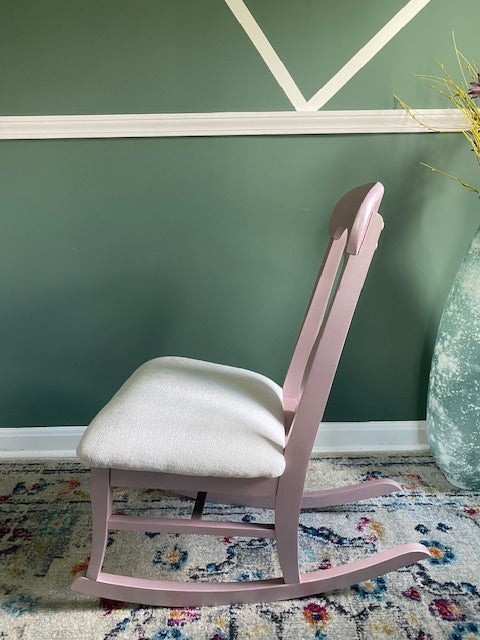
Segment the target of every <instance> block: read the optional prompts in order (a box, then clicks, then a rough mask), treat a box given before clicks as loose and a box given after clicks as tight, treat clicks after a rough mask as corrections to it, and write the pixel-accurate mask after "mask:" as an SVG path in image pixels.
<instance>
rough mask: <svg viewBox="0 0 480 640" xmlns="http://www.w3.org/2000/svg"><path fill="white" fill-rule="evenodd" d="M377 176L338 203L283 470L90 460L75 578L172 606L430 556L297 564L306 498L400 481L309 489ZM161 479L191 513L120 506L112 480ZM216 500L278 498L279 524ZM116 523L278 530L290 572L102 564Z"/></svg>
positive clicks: (316, 583)
mask: <svg viewBox="0 0 480 640" xmlns="http://www.w3.org/2000/svg"><path fill="white" fill-rule="evenodd" d="M382 196H383V186H382V185H381V184H379V183H376V184H368V185H362V186H361V187H357V188H356V189H353V190H352V191H350V192H349V193H347V194H346V195H345V196H344V197H343V198H342V199H341V200H340V201H339V202H338V204H337V205H336V207H335V209H334V211H333V213H332V216H331V220H330V225H329V234H330V244H329V248H328V250H327V254H326V257H325V259H324V261H323V264H322V268H321V270H320V273H319V276H318V278H317V282H316V286H315V289H314V291H313V294H312V297H311V300H310V303H309V305H308V309H307V313H306V316H305V320H304V322H303V326H302V329H301V331H300V335H299V338H298V340H297V345H296V348H295V351H294V354H293V357H292V361H291V364H290V367H289V370H288V372H287V376H286V379H285V383H284V387H283V401H284V412H285V425H286V430H287V443H286V447H285V452H284V454H285V461H286V468H285V472H284V473H283V475H282V476H281V477H279V478H256V479H255V478H254V479H250V478H249V479H245V478H212V477H203V476H195V477H193V476H178V475H174V474H166V473H154V472H141V471H131V470H122V469H92V471H91V495H92V510H93V523H92V527H93V540H92V554H91V560H90V564H89V568H88V571H87V573H86V575H85V576H80V577H78V578H77V579H76V580H75V581H74V583H73V588H74V589H76V590H77V591H80V592H82V593H86V594H90V595H95V596H103V597H107V598H112V599H120V600H124V601H132V602H139V603H144V604H147V605H165V606H200V605H215V604H216V605H220V604H229V603H246V602H264V601H271V600H281V599H287V598H293V597H302V596H307V595H313V594H315V593H320V592H322V591H330V590H333V589H338V588H341V587H344V586H347V585H349V584H352V583H354V582H359V581H362V580H366V579H368V578H373V577H375V576H378V575H381V574H382V573H387V572H388V571H392V570H395V569H398V568H400V567H402V566H406V565H407V564H411V563H413V562H417V561H418V560H422V559H424V558H427V557H429V551H428V550H427V549H426V547H424V546H423V545H419V544H414V543H413V544H406V545H401V546H399V547H396V548H394V549H390V550H388V551H383V552H380V553H376V554H374V555H372V556H369V557H367V558H364V559H362V560H357V561H355V562H352V563H347V564H345V565H341V566H339V567H334V568H332V569H328V570H325V571H314V572H310V573H303V574H301V573H300V572H299V569H298V519H299V514H300V510H301V509H302V508H322V507H327V506H333V505H339V504H344V503H346V502H350V501H354V500H362V499H366V498H371V497H376V496H380V495H384V494H386V493H389V492H391V491H396V490H397V491H398V490H401V486H400V485H399V484H398V483H396V482H394V481H393V480H389V479H380V480H373V481H370V482H363V483H360V484H357V485H352V486H350V487H340V488H338V489H324V490H320V491H310V492H304V490H303V486H304V482H305V476H306V471H307V465H308V462H309V459H310V455H311V450H312V446H313V442H314V439H315V435H316V432H317V428H318V426H319V424H320V422H321V420H322V418H323V413H324V410H325V406H326V403H327V400H328V396H329V394H330V389H331V386H332V383H333V379H334V376H335V372H336V369H337V365H338V362H339V359H340V355H341V352H342V349H343V345H344V342H345V339H346V336H347V333H348V329H349V326H350V323H351V319H352V316H353V312H354V310H355V306H356V304H357V300H358V297H359V295H360V292H361V289H362V287H363V283H364V281H365V278H366V275H367V272H368V269H369V266H370V263H371V260H372V257H373V254H374V252H375V249H376V247H377V243H378V238H379V236H380V233H381V231H382V228H383V220H382V218H381V216H380V215H379V214H378V207H379V205H380V202H381V200H382ZM115 486H134V487H151V488H155V487H161V488H167V489H173V490H176V491H179V492H181V493H182V494H184V495H185V494H186V495H188V494H191V495H196V496H197V500H196V502H195V506H194V508H193V512H192V517H191V518H190V519H188V518H187V519H168V518H167V519H149V518H134V517H128V516H121V515H117V514H113V515H112V487H115ZM207 495H208V499H209V500H210V501H212V500H214V501H218V502H230V503H238V504H244V505H251V506H261V507H268V508H272V507H273V508H274V513H275V522H274V524H266V525H263V524H262V525H259V524H254V523H253V524H250V523H243V522H242V523H239V522H213V521H210V520H202V512H203V506H204V503H205V499H206V497H207ZM109 529H124V530H146V531H158V532H172V531H174V532H183V533H196V534H198V533H205V534H216V535H237V536H255V537H264V538H265V537H275V538H276V543H277V551H278V555H279V560H280V565H281V569H282V573H283V579H282V578H278V579H273V580H259V581H252V582H249V583H228V582H227V583H216V584H211V583H199V582H195V583H183V582H180V583H178V582H177V583H175V582H161V581H154V580H145V579H142V578H130V577H127V576H120V575H115V574H109V573H104V572H102V564H103V558H104V554H105V548H106V541H107V533H108V530H109Z"/></svg>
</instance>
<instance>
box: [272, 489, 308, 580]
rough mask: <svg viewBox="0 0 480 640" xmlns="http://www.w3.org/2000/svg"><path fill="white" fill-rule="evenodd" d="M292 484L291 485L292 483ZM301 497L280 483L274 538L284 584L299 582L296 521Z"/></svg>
mask: <svg viewBox="0 0 480 640" xmlns="http://www.w3.org/2000/svg"><path fill="white" fill-rule="evenodd" d="M292 484H293V483H292ZM301 500H302V495H301V492H300V490H297V491H295V488H294V487H293V486H291V487H290V490H288V489H286V487H285V484H284V483H282V481H280V485H279V488H278V491H277V496H276V499H275V538H276V541H277V553H278V559H279V560H280V567H281V569H282V573H283V579H284V581H285V583H286V584H296V583H298V582H300V572H299V567H298V521H299V518H300V505H301Z"/></svg>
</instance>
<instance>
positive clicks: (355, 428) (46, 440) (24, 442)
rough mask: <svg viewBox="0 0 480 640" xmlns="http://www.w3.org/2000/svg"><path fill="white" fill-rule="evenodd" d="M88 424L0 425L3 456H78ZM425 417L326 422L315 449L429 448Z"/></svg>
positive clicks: (394, 450)
mask: <svg viewBox="0 0 480 640" xmlns="http://www.w3.org/2000/svg"><path fill="white" fill-rule="evenodd" d="M84 430H85V427H22V428H3V429H0V459H17V458H22V459H25V458H75V457H76V456H75V448H76V446H77V443H78V441H79V440H80V437H81V435H82V433H83V431H84ZM427 449H428V447H427V435H426V427H425V421H424V420H418V421H391V422H326V423H323V424H322V425H321V427H320V429H319V430H318V435H317V438H316V440H315V445H314V448H313V452H314V453H329V454H342V453H403V452H405V453H414V452H421V451H426V450H427Z"/></svg>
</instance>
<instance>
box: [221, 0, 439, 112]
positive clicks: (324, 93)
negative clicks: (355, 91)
mask: <svg viewBox="0 0 480 640" xmlns="http://www.w3.org/2000/svg"><path fill="white" fill-rule="evenodd" d="M225 2H226V4H227V5H228V7H229V8H230V10H231V12H232V13H233V15H234V16H235V18H236V19H237V20H238V22H239V23H240V24H241V26H242V27H243V29H244V31H245V33H246V34H247V36H248V37H249V38H250V40H251V41H252V43H253V45H254V46H255V48H256V49H257V51H258V53H259V54H260V55H261V57H262V59H263V60H264V62H265V64H266V65H267V67H268V68H269V69H270V72H271V73H272V75H273V77H274V78H275V79H276V81H277V82H278V84H279V85H280V87H281V88H282V89H283V91H284V92H285V95H286V96H287V98H288V99H289V100H290V102H291V103H292V105H293V107H294V108H295V109H296V111H318V109H320V108H321V107H323V106H324V105H325V104H326V103H327V102H328V101H329V100H331V98H333V96H334V95H335V94H336V93H338V91H340V89H341V88H342V87H343V86H344V85H345V84H346V83H347V82H348V81H349V80H351V79H352V78H353V76H354V75H355V74H356V73H358V71H360V69H361V68H362V67H364V66H365V65H366V64H367V63H368V62H370V60H371V59H372V58H373V57H374V56H375V55H376V54H377V53H378V52H379V51H381V50H382V49H383V47H384V46H385V45H386V44H387V43H388V42H390V40H391V39H392V38H393V37H395V36H396V35H397V33H398V32H399V31H400V30H401V29H403V27H405V26H406V25H407V24H408V23H409V22H410V21H411V20H413V18H414V17H415V16H416V15H417V13H419V12H420V11H421V10H422V9H423V8H424V7H425V6H426V5H427V4H428V3H429V2H430V0H410V1H409V2H408V3H407V4H406V5H405V6H404V7H403V8H402V9H400V11H398V13H396V14H395V15H394V16H393V18H391V20H389V21H388V22H387V24H386V25H385V26H384V27H382V29H380V31H378V33H376V34H375V35H374V36H373V37H372V38H371V39H370V40H369V41H368V42H367V44H365V45H364V46H363V47H362V48H361V49H360V50H359V51H358V52H357V53H356V54H355V55H354V56H353V57H352V58H351V59H350V60H349V61H348V62H347V63H346V64H345V65H344V66H343V67H342V68H341V69H340V70H339V71H338V72H337V73H336V74H335V75H334V76H333V78H331V79H330V80H329V81H328V82H327V83H326V84H325V85H324V86H323V87H321V88H320V89H319V90H318V91H317V92H316V93H315V95H314V96H312V97H311V98H310V100H307V99H306V98H305V97H304V95H303V94H302V92H301V91H300V89H299V88H298V86H297V84H296V82H295V80H294V79H293V78H292V76H291V74H290V72H289V71H288V69H287V67H286V66H285V64H284V63H283V62H282V60H281V58H280V56H279V55H278V53H277V52H276V51H275V49H274V48H273V46H272V45H271V43H270V42H269V40H268V39H267V37H266V35H265V34H264V33H263V31H262V29H261V28H260V26H259V24H258V22H257V21H256V20H255V18H254V17H253V15H252V14H251V13H250V11H249V9H248V7H247V6H246V5H245V2H244V1H243V0H225ZM358 4H359V6H360V3H358Z"/></svg>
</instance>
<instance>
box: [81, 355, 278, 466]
mask: <svg viewBox="0 0 480 640" xmlns="http://www.w3.org/2000/svg"><path fill="white" fill-rule="evenodd" d="M284 446H285V429H284V424H283V410H282V390H281V388H280V387H279V386H278V385H277V384H276V383H275V382H273V381H272V380H270V379H269V378H266V377H265V376H262V375H260V374H258V373H254V372H252V371H248V370H246V369H238V368H235V367H229V366H226V365H219V364H213V363H209V362H203V361H200V360H191V359H188V358H178V357H163V358H156V359H154V360H149V361H148V362H146V363H145V364H143V365H142V366H141V367H139V368H138V369H137V370H136V371H135V372H134V373H133V374H132V375H131V376H130V378H129V379H128V380H127V381H126V382H125V384H124V385H123V386H122V387H121V388H120V389H119V391H118V392H117V393H116V394H115V395H114V396H113V398H112V399H111V400H110V402H108V404H107V405H106V406H105V407H104V408H103V409H102V410H101V411H100V412H99V413H98V415H97V416H96V417H95V418H94V419H93V421H92V422H91V424H90V426H89V427H88V428H87V430H86V431H85V433H84V435H83V437H82V439H81V441H80V443H79V445H78V448H77V454H78V457H79V458H80V459H81V460H82V462H84V463H86V464H87V465H89V466H91V467H112V468H117V469H135V470H141V471H160V472H164V473H176V474H182V475H197V476H216V477H235V478H264V477H270V478H275V477H278V476H280V475H282V473H283V471H284V468H285V461H284V456H283V449H284Z"/></svg>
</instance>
